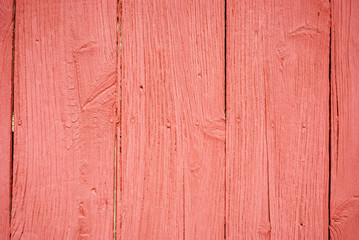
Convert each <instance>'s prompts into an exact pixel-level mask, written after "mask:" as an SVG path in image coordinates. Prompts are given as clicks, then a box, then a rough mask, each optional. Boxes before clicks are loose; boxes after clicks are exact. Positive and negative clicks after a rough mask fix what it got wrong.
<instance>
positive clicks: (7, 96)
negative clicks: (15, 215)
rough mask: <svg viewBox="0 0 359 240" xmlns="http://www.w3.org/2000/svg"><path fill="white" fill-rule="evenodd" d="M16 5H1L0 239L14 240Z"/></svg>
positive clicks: (5, 1) (7, 3)
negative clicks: (12, 105) (12, 229)
mask: <svg viewBox="0 0 359 240" xmlns="http://www.w3.org/2000/svg"><path fill="white" fill-rule="evenodd" d="M12 38H13V1H12V0H3V1H0V239H4V240H5V239H9V236H10V219H9V218H10V185H11V183H10V173H11V172H10V168H11V114H12V113H11V65H12V64H11V63H12Z"/></svg>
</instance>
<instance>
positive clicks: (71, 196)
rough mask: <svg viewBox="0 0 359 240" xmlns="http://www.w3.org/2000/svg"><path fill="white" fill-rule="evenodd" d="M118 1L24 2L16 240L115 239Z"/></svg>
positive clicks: (20, 9)
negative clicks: (114, 194)
mask: <svg viewBox="0 0 359 240" xmlns="http://www.w3.org/2000/svg"><path fill="white" fill-rule="evenodd" d="M116 6H117V3H116V1H114V0H113V1H108V0H100V1H77V0H76V1H75V0H69V1H68V0H66V1H65V0H57V1H41V0H27V1H25V0H17V1H16V28H15V36H16V37H15V86H14V88H15V103H14V104H15V136H14V169H13V172H14V185H13V205H12V206H13V208H12V221H11V234H12V239H111V238H112V236H113V182H114V178H113V175H114V174H113V173H114V165H113V163H114V144H115V117H116V116H115V111H114V109H115V100H116V98H115V93H116V84H115V83H116Z"/></svg>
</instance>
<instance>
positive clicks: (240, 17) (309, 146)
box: [226, 0, 330, 239]
mask: <svg viewBox="0 0 359 240" xmlns="http://www.w3.org/2000/svg"><path fill="white" fill-rule="evenodd" d="M329 20H330V6H329V2H327V1H320V0H308V1H294V0H290V1H287V0H279V1H264V0H240V1H235V0H227V65H226V66H227V108H226V111H227V125H226V236H227V239H327V238H328V180H329V175H328V173H329V153H328V152H329V144H328V143H329V32H330V31H329V30H330V23H329Z"/></svg>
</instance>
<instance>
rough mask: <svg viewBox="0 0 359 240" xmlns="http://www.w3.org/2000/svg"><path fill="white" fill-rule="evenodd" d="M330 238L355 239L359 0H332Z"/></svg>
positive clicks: (358, 224)
mask: <svg viewBox="0 0 359 240" xmlns="http://www.w3.org/2000/svg"><path fill="white" fill-rule="evenodd" d="M331 66H332V80H331V82H332V139H331V141H332V144H331V146H332V147H331V149H332V152H331V154H332V155H331V156H332V158H331V159H332V164H331V195H330V197H331V199H330V200H331V201H330V220H331V221H330V225H331V232H330V233H331V239H348V240H349V239H353V240H354V239H358V238H359V175H358V172H359V161H358V157H359V1H357V0H353V1H344V0H334V1H332V65H331Z"/></svg>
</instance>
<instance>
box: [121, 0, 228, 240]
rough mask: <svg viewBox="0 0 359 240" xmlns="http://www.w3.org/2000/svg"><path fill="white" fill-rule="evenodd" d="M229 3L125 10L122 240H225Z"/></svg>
mask: <svg viewBox="0 0 359 240" xmlns="http://www.w3.org/2000/svg"><path fill="white" fill-rule="evenodd" d="M224 20H225V19H224V1H221V0H211V1H208V0H200V1H191V0H184V1H169V0H155V1H140V0H135V1H123V2H122V22H123V23H122V52H123V55H122V77H121V86H122V107H121V116H122V118H121V129H122V131H121V141H120V144H121V149H122V152H121V153H120V155H119V156H120V157H119V162H118V164H119V168H118V190H119V194H118V198H117V199H118V201H117V203H118V214H117V216H118V221H117V223H118V224H117V232H118V235H117V236H118V238H119V239H221V238H223V236H224V196H225V193H224V172H225V145H224V136H225V121H224V109H225V106H224V99H225V95H224V93H225V91H224V84H225V81H224V80H225V78H224V77H225V76H224V56H225V55H224Z"/></svg>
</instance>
